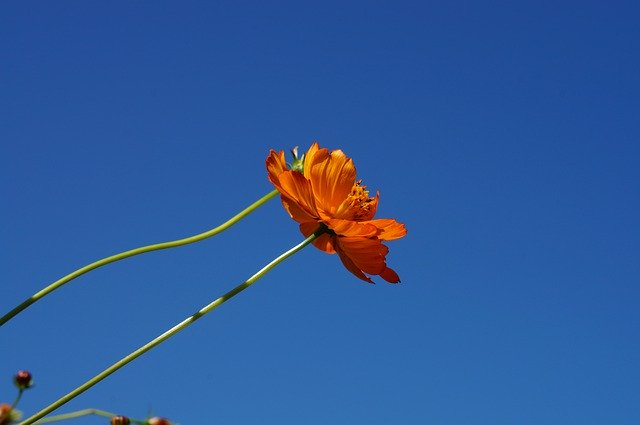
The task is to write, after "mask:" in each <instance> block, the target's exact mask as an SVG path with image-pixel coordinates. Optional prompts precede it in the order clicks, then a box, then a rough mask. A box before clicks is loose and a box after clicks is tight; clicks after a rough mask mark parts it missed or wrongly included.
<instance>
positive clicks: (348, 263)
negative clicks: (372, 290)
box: [337, 249, 374, 283]
mask: <svg viewBox="0 0 640 425" xmlns="http://www.w3.org/2000/svg"><path fill="white" fill-rule="evenodd" d="M337 252H338V255H339V256H340V260H341V261H342V264H343V265H344V267H345V268H346V269H347V270H349V271H350V272H351V273H353V274H354V275H355V276H356V277H357V278H359V279H362V280H364V281H365V282H369V283H374V282H373V280H371V278H369V277H368V276H367V275H365V274H364V273H362V270H360V268H359V267H358V266H356V264H355V263H354V262H353V260H351V258H349V256H348V255H347V254H345V253H344V252H342V251H341V250H339V249H338V251H337Z"/></svg>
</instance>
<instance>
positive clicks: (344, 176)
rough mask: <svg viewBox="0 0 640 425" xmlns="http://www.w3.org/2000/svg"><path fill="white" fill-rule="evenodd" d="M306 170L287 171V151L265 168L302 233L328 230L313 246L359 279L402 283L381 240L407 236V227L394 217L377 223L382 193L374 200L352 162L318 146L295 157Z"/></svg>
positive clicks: (273, 156)
mask: <svg viewBox="0 0 640 425" xmlns="http://www.w3.org/2000/svg"><path fill="white" fill-rule="evenodd" d="M295 159H296V160H297V161H298V163H300V164H301V165H302V167H301V168H302V169H301V170H300V167H297V168H296V169H289V168H288V167H287V163H286V161H285V157H284V152H283V151H280V152H275V151H273V150H272V151H271V152H270V154H269V156H268V157H267V161H266V165H267V171H268V176H269V180H270V181H271V183H273V184H274V186H275V187H276V188H277V189H278V191H279V192H280V195H281V199H282V204H283V205H284V208H285V209H286V210H287V212H288V213H289V215H290V216H291V218H293V219H294V220H295V221H297V222H298V223H300V231H301V232H302V234H303V235H305V236H309V235H311V234H312V233H314V232H316V231H317V230H318V229H319V228H320V227H321V226H325V228H326V232H325V233H324V234H322V235H321V236H319V237H318V238H317V239H316V240H315V241H314V242H313V244H314V245H315V246H316V247H317V248H318V249H321V250H322V251H325V252H327V253H329V254H334V253H337V254H338V256H339V257H340V260H342V263H343V264H344V266H345V267H346V268H347V270H349V271H350V272H351V273H353V274H354V275H356V276H357V277H359V278H360V279H362V280H364V281H367V282H370V283H373V281H372V280H371V278H370V277H369V276H367V275H379V276H380V277H381V278H383V279H384V280H386V281H387V282H390V283H397V282H400V278H399V277H398V274H397V273H396V272H395V271H393V270H392V269H391V268H389V267H387V264H386V258H385V257H386V255H387V253H388V252H389V248H387V247H386V246H385V245H384V244H383V243H382V241H388V240H392V239H398V238H401V237H403V236H404V235H406V233H407V231H406V229H405V227H404V225H403V224H401V223H398V222H397V221H396V220H394V219H390V218H379V219H374V218H373V217H374V215H375V213H376V209H377V207H378V199H379V197H380V196H379V194H378V193H377V194H376V196H374V197H372V196H370V195H369V191H368V190H367V188H366V186H364V185H363V184H362V181H361V180H357V178H356V168H355V166H354V165H353V160H352V159H351V158H349V157H348V156H346V155H345V154H344V152H342V151H341V150H334V151H332V152H329V150H328V149H326V148H320V147H319V146H318V144H317V143H314V144H313V145H311V147H310V148H309V150H308V151H307V152H306V153H305V154H304V156H303V158H299V159H298V158H295Z"/></svg>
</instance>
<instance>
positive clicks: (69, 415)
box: [35, 409, 145, 425]
mask: <svg viewBox="0 0 640 425" xmlns="http://www.w3.org/2000/svg"><path fill="white" fill-rule="evenodd" d="M88 415H96V416H104V417H106V418H111V417H113V416H117V415H116V414H115V413H111V412H107V411H106V410H100V409H82V410H78V411H75V412H69V413H64V414H62V415H55V416H49V417H48V418H44V419H40V420H39V421H36V422H35V424H36V425H40V424H46V423H49V422H59V421H64V420H67V419H75V418H80V417H82V416H88ZM129 420H130V421H131V422H132V423H134V424H144V423H145V422H144V421H140V420H137V419H131V418H129Z"/></svg>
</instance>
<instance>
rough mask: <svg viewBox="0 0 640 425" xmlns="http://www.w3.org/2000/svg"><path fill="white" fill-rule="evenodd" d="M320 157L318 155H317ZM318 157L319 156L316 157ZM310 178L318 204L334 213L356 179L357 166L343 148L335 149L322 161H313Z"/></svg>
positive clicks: (328, 211) (309, 171)
mask: <svg viewBox="0 0 640 425" xmlns="http://www.w3.org/2000/svg"><path fill="white" fill-rule="evenodd" d="M315 156H316V157H318V155H317V154H316V155H315ZM316 159H317V158H316ZM307 172H308V173H309V179H310V180H311V185H312V187H313V193H314V194H315V197H316V200H317V201H318V205H319V206H320V207H321V208H322V209H323V210H325V211H326V212H327V213H333V212H335V211H336V210H337V208H338V207H339V206H340V204H341V203H342V201H344V200H345V199H346V198H347V196H349V193H350V192H351V188H352V187H353V185H354V183H355V181H356V168H355V166H354V165H353V161H352V160H351V158H349V157H347V156H346V155H345V154H344V152H342V151H341V150H335V151H333V152H331V154H330V155H329V156H327V157H325V158H322V160H320V161H316V160H314V162H311V164H310V169H309V170H307V169H305V174H307Z"/></svg>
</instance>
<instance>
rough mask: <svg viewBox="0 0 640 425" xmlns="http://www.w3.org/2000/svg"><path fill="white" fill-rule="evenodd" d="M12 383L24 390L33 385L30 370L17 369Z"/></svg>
mask: <svg viewBox="0 0 640 425" xmlns="http://www.w3.org/2000/svg"><path fill="white" fill-rule="evenodd" d="M13 383H14V384H16V387H18V388H19V389H21V390H26V389H27V388H29V387H31V386H32V385H33V378H32V376H31V372H29V371H28V370H19V371H18V373H16V376H14V377H13Z"/></svg>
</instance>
